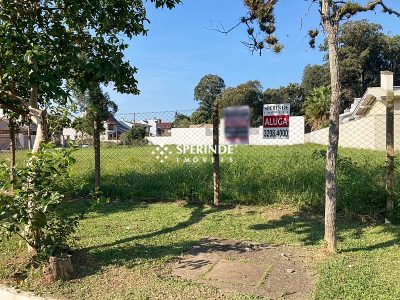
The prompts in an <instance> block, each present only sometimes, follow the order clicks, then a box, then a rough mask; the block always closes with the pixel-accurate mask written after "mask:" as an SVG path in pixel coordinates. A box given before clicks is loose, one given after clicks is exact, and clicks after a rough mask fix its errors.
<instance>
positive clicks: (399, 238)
mask: <svg viewBox="0 0 400 300" xmlns="http://www.w3.org/2000/svg"><path fill="white" fill-rule="evenodd" d="M381 233H382V234H386V233H390V234H391V235H393V236H394V238H392V239H390V240H387V241H384V242H380V243H376V244H372V245H368V246H364V247H352V248H346V249H343V250H342V251H341V252H342V253H347V252H370V251H374V250H379V249H385V248H389V247H393V246H398V245H399V243H400V228H399V227H398V226H393V225H385V227H383V228H382V231H381Z"/></svg>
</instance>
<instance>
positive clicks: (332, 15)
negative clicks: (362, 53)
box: [241, 0, 400, 252]
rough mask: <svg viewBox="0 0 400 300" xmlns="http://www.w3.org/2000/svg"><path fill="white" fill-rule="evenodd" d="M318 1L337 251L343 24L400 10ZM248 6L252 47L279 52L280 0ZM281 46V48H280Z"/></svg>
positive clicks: (329, 221)
mask: <svg viewBox="0 0 400 300" xmlns="http://www.w3.org/2000/svg"><path fill="white" fill-rule="evenodd" d="M311 1H312V2H313V3H316V4H317V5H316V7H317V9H318V13H319V15H320V22H321V25H322V28H323V30H324V34H325V36H326V40H327V43H326V45H327V49H328V55H329V70H330V80H331V82H330V83H331V92H332V94H331V104H330V114H329V142H328V151H327V155H326V181H325V240H326V242H327V246H328V247H327V248H328V251H331V252H335V251H336V192H337V186H336V166H337V153H338V144H339V108H340V95H341V92H342V89H341V86H340V69H339V39H338V36H339V24H340V23H341V22H342V21H343V20H347V19H350V18H351V17H353V16H354V15H356V14H358V13H361V12H366V11H372V10H375V9H377V8H378V7H380V8H382V10H383V12H385V13H389V14H394V15H396V16H398V17H400V13H399V12H396V11H394V10H393V9H391V8H389V7H388V6H387V5H386V4H385V1H384V0H371V1H369V2H368V3H366V4H363V3H361V2H360V1H354V0H344V1H343V0H311ZM244 3H245V5H246V6H247V8H248V15H247V16H246V17H243V18H242V19H241V23H244V24H245V25H246V26H247V28H248V29H247V33H248V34H249V38H250V43H248V44H247V45H248V47H249V48H250V49H251V50H252V51H255V50H257V51H260V53H261V51H262V50H263V49H265V48H270V49H273V50H274V51H276V52H279V51H280V50H281V49H282V46H281V45H280V44H279V41H278V39H277V38H276V37H275V36H274V35H273V34H274V32H275V30H276V20H275V16H274V9H275V7H276V5H277V3H278V1H277V0H244ZM311 8H312V6H310V9H311ZM254 23H256V24H257V25H258V28H259V31H260V32H261V33H262V34H263V35H262V36H265V38H264V40H259V39H258V36H259V35H257V31H255V29H254ZM318 32H319V31H318V30H316V29H314V30H310V31H309V36H310V45H311V47H313V46H314V44H315V38H316V36H317V35H318ZM277 50H279V51H277Z"/></svg>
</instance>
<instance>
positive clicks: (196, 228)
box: [0, 202, 400, 300]
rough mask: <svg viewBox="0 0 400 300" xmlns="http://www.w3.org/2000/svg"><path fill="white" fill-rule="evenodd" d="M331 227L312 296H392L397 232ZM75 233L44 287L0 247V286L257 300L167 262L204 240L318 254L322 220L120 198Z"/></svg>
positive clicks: (12, 247) (107, 295) (345, 224)
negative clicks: (62, 277) (178, 271)
mask: <svg viewBox="0 0 400 300" xmlns="http://www.w3.org/2000/svg"><path fill="white" fill-rule="evenodd" d="M80 205H81V204H73V206H74V209H80ZM338 225H339V241H340V242H339V249H340V252H339V253H338V254H336V255H334V256H330V257H325V258H323V259H322V260H319V262H318V263H316V264H315V265H314V266H313V268H314V269H315V272H317V273H318V274H319V279H318V282H317V283H316V288H315V295H314V296H315V299H374V300H375V299H400V281H399V280H398V279H399V278H400V227H398V226H393V225H380V224H372V223H360V222H358V221H355V220H351V219H348V218H346V217H340V218H339V221H338ZM76 236H77V237H78V238H77V239H76V249H79V252H78V256H79V259H78V261H79V263H78V267H77V268H76V277H75V279H73V280H71V281H70V282H66V283H60V282H58V283H49V282H47V281H46V280H45V279H43V276H42V273H41V271H40V270H39V271H38V270H36V271H29V269H28V272H25V271H24V267H23V266H24V263H25V258H24V253H25V247H23V246H20V245H19V244H18V242H17V241H16V240H12V241H10V242H3V243H2V244H0V283H7V284H20V285H21V286H22V287H23V288H24V289H28V290H34V291H35V292H37V293H40V294H44V295H46V294H52V295H53V296H55V297H59V298H67V299H225V298H224V297H226V299H256V297H251V296H248V295H247V296H245V295H237V294H234V295H228V296H223V295H221V294H220V293H219V292H218V291H217V290H215V289H213V288H211V287H208V286H206V285H199V284H196V283H194V282H190V281H186V280H182V279H177V278H174V277H172V276H171V275H170V273H169V272H170V262H171V261H172V260H173V259H174V258H176V257H179V256H180V255H181V254H183V253H184V252H185V251H187V250H188V249H190V248H191V247H192V246H193V245H194V244H196V243H197V242H198V241H199V240H200V239H201V238H203V237H221V238H232V239H238V240H239V239H242V240H251V241H253V242H260V243H267V244H289V245H295V246H301V247H304V248H305V249H308V250H310V251H315V252H316V255H320V254H321V250H319V249H320V246H321V244H322V238H323V219H322V218H321V217H319V216H316V215H311V214H306V213H300V212H299V211H297V210H296V209H291V208H288V207H286V206H279V207H277V206H268V207H259V206H257V207H254V206H246V207H243V206H242V207H236V208H225V209H219V210H216V209H214V208H211V207H207V206H188V205H185V204H184V203H183V202H182V203H180V202H176V203H170V204H168V203H154V204H144V203H143V204H141V205H139V204H133V203H127V202H126V203H113V204H108V205H106V206H104V207H102V208H101V209H99V210H98V211H96V212H92V213H90V214H89V215H88V217H87V218H85V219H84V220H82V221H81V224H80V226H79V230H78V232H77V234H76Z"/></svg>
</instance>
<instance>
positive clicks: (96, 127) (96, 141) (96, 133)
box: [93, 120, 101, 188]
mask: <svg viewBox="0 0 400 300" xmlns="http://www.w3.org/2000/svg"><path fill="white" fill-rule="evenodd" d="M100 124H101V123H100V122H99V121H97V120H95V121H94V124H93V146H94V185H95V187H96V188H100V126H101V125H100Z"/></svg>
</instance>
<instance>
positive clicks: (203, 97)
mask: <svg viewBox="0 0 400 300" xmlns="http://www.w3.org/2000/svg"><path fill="white" fill-rule="evenodd" d="M224 89H225V82H224V80H223V79H222V78H221V77H219V76H218V75H211V74H209V75H205V76H204V77H203V78H201V80H200V82H199V83H198V84H197V86H196V87H195V89H194V99H195V100H196V101H198V102H199V104H200V107H199V109H198V113H196V114H195V120H196V121H197V122H199V123H210V122H211V120H212V109H213V104H214V102H215V100H217V98H218V97H219V96H220V95H221V93H222V91H223V90H224Z"/></svg>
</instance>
